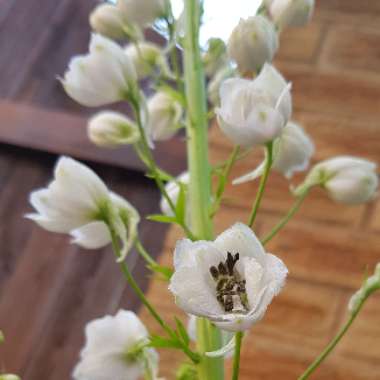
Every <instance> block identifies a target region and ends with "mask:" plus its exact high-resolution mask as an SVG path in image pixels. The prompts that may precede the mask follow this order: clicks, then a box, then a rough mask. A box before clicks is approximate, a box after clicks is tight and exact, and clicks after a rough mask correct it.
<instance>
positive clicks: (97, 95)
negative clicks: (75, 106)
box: [61, 34, 137, 107]
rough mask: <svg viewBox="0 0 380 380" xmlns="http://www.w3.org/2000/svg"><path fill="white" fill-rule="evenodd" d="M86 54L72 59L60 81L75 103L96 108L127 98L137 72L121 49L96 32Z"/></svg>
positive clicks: (130, 92)
mask: <svg viewBox="0 0 380 380" xmlns="http://www.w3.org/2000/svg"><path fill="white" fill-rule="evenodd" d="M89 50H90V51H89V53H88V54H87V55H82V56H76V57H74V58H72V59H71V61H70V63H69V68H68V70H67V71H66V73H65V75H64V78H63V79H62V80H61V81H62V84H63V87H64V89H65V91H66V92H67V94H68V95H69V96H70V97H71V98H73V99H74V100H76V101H77V102H78V103H80V104H82V105H85V106H88V107H97V106H102V105H105V104H110V103H114V102H117V101H120V100H125V99H127V98H128V97H129V96H130V95H131V94H132V93H133V92H134V91H136V81H137V76H136V71H135V68H134V66H133V64H132V62H131V61H130V59H129V58H128V56H127V55H126V54H125V52H124V50H123V49H122V48H121V47H120V46H119V45H118V44H116V43H115V42H113V41H111V40H109V39H108V38H106V37H103V36H101V35H99V34H93V35H92V37H91V42H90V48H89Z"/></svg>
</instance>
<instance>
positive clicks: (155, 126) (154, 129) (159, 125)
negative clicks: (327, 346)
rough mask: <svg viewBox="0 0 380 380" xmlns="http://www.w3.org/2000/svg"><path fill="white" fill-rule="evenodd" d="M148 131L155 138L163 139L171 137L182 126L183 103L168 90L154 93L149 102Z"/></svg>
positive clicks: (157, 139)
mask: <svg viewBox="0 0 380 380" xmlns="http://www.w3.org/2000/svg"><path fill="white" fill-rule="evenodd" d="M147 107H148V115H149V116H148V117H149V121H148V128H147V129H148V131H149V133H150V135H151V137H152V139H153V140H156V141H161V140H167V139H169V138H171V137H172V136H173V135H174V134H175V133H176V132H177V130H178V128H179V127H180V121H181V119H182V114H183V109H182V105H181V104H180V103H179V102H178V101H177V100H176V99H174V98H173V97H172V96H171V95H169V94H168V93H166V92H163V91H160V92H157V93H156V94H155V95H153V96H152V97H151V98H150V99H149V100H148V103H147Z"/></svg>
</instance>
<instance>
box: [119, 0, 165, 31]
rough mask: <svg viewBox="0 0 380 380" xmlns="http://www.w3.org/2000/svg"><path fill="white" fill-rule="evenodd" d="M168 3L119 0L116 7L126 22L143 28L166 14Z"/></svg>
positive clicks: (161, 0)
mask: <svg viewBox="0 0 380 380" xmlns="http://www.w3.org/2000/svg"><path fill="white" fill-rule="evenodd" d="M166 2H167V0H118V1H117V4H116V6H117V8H118V9H119V10H120V11H121V12H122V14H123V17H124V19H125V20H127V21H128V22H129V23H131V24H137V25H138V26H139V27H141V28H143V27H144V26H148V25H151V24H152V23H153V22H154V21H155V20H156V19H157V18H159V17H161V16H163V15H164V14H165V12H166V10H167V4H166Z"/></svg>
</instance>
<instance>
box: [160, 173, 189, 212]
mask: <svg viewBox="0 0 380 380" xmlns="http://www.w3.org/2000/svg"><path fill="white" fill-rule="evenodd" d="M189 182H190V173H189V172H184V173H182V174H181V175H179V176H178V177H177V178H176V179H175V180H173V181H170V182H168V183H167V184H166V186H165V190H166V192H167V194H168V196H169V198H170V199H171V201H172V202H173V204H174V205H176V204H177V200H178V197H179V193H180V191H181V187H180V185H179V183H181V184H183V185H188V184H189ZM160 208H161V212H162V213H163V214H164V215H168V216H174V215H173V210H172V209H171V208H170V205H169V203H168V201H167V200H166V199H165V197H162V198H161V202H160Z"/></svg>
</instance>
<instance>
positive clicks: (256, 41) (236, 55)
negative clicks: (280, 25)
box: [227, 15, 279, 74]
mask: <svg viewBox="0 0 380 380" xmlns="http://www.w3.org/2000/svg"><path fill="white" fill-rule="evenodd" d="M278 45H279V42H278V35H277V31H276V29H275V26H274V24H273V23H272V22H271V21H270V20H268V19H267V18H266V17H265V16H262V15H257V16H253V17H248V18H247V19H246V20H243V19H241V20H240V22H239V24H238V25H237V26H236V27H235V29H234V30H233V32H232V34H231V36H230V38H229V41H228V45H227V51H228V54H229V56H230V58H231V59H233V60H234V61H235V62H236V63H237V65H238V68H239V71H240V72H241V73H243V74H245V73H249V72H257V71H259V70H260V68H261V67H262V66H263V65H264V64H265V63H266V62H269V63H270V62H272V60H273V57H274V55H275V53H276V51H277V49H278Z"/></svg>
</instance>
